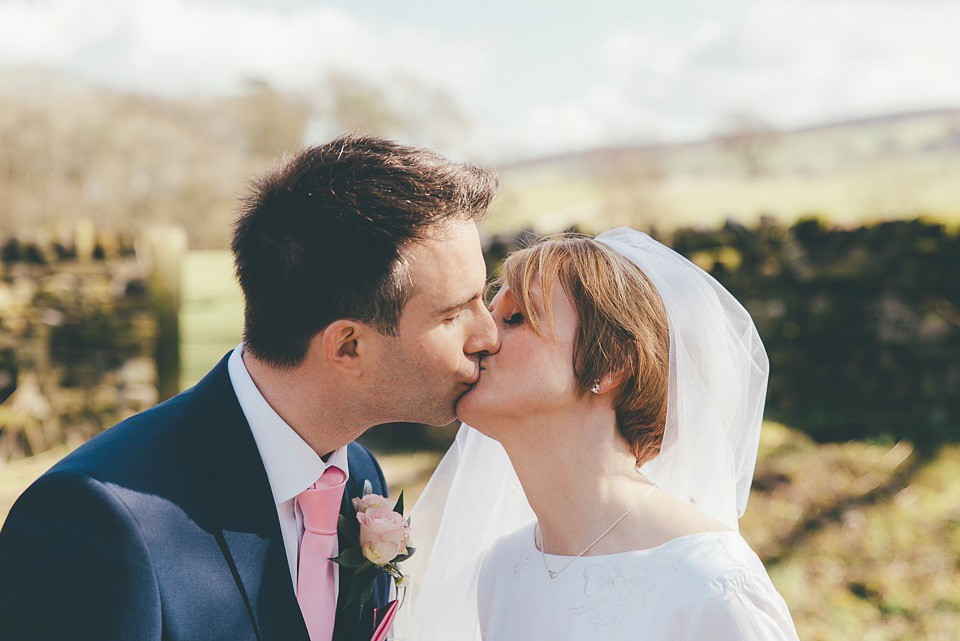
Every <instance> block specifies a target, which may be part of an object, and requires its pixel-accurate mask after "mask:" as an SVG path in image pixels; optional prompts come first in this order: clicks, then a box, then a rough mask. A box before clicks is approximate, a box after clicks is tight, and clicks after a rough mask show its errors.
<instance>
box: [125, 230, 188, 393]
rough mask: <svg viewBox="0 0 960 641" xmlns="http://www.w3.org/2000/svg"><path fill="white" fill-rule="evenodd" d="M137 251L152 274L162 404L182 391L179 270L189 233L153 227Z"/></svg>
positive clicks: (150, 280)
mask: <svg viewBox="0 0 960 641" xmlns="http://www.w3.org/2000/svg"><path fill="white" fill-rule="evenodd" d="M136 250H137V258H138V259H139V260H143V261H145V263H146V266H147V270H148V274H149V276H148V278H147V287H148V289H149V297H150V306H151V307H152V309H153V313H154V318H156V321H157V342H156V352H155V354H154V358H155V360H156V363H157V391H158V392H159V396H160V400H161V401H163V400H166V399H168V398H170V397H171V396H174V395H175V394H177V393H178V392H179V391H180V266H181V264H182V263H183V259H184V254H185V253H186V250H187V232H186V231H185V230H184V229H183V228H182V227H172V226H165V227H152V228H150V229H148V230H147V231H146V232H145V233H144V234H143V235H142V236H140V237H139V238H138V239H137V242H136Z"/></svg>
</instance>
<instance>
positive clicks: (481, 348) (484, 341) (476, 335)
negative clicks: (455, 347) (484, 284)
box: [464, 305, 500, 354]
mask: <svg viewBox="0 0 960 641" xmlns="http://www.w3.org/2000/svg"><path fill="white" fill-rule="evenodd" d="M475 319H476V321H475V325H474V327H473V328H472V329H473V331H472V332H471V335H470V336H468V337H467V343H466V345H464V351H465V352H466V353H467V354H495V353H497V352H498V351H500V330H499V329H498V328H497V323H496V321H494V320H493V315H492V314H491V313H490V312H489V311H488V310H487V308H486V307H485V306H482V305H481V306H480V312H478V313H477V314H476V316H475Z"/></svg>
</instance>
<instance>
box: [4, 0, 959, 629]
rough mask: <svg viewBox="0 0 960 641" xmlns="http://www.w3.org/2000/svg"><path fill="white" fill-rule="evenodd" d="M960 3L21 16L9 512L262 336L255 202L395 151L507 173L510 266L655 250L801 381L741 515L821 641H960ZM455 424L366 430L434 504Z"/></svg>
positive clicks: (433, 5)
mask: <svg viewBox="0 0 960 641" xmlns="http://www.w3.org/2000/svg"><path fill="white" fill-rule="evenodd" d="M958 24H960V3H956V2H951V1H948V0H920V1H918V2H910V3H907V2H897V1H895V0H833V1H832V2H823V1H819V0H737V1H734V0H717V1H714V2H710V3H706V2H691V1H687V0H675V1H674V2H670V3H662V2H651V1H647V0H635V1H633V2H629V3H627V2H617V1H613V0H597V1H596V2H593V3H590V5H589V6H587V5H585V4H582V3H576V4H574V3H571V2H563V1H561V2H557V1H554V2H549V3H548V2H545V1H544V0H529V1H528V2H524V3H511V2H505V1H503V0H490V1H489V2H486V3H484V4H483V5H482V6H479V5H476V4H475V3H470V4H468V3H466V2H463V1H461V0H446V1H445V2H442V3H441V2H437V1H436V0H426V1H423V2H418V3H416V4H415V6H410V5H409V3H403V4H401V3H396V2H386V1H383V0H367V1H365V2H362V3H356V2H346V1H343V0H336V1H328V2H307V1H305V0H276V1H274V2H264V1H259V2H253V0H153V1H151V2H146V1H143V2H140V1H137V0H98V2H97V3H89V2H84V1H82V0H0V520H2V519H3V517H4V516H5V515H6V512H7V510H8V509H9V507H10V505H11V504H12V503H13V501H14V500H15V499H16V497H17V496H18V495H19V493H20V492H22V491H23V489H24V488H25V487H26V486H27V485H28V484H29V483H30V482H32V480H33V479H35V478H36V477H37V476H38V475H39V474H41V473H42V472H43V471H44V470H45V469H47V468H48V467H49V466H50V465H52V464H53V463H54V462H56V460H58V459H59V458H60V457H62V456H63V455H64V454H65V453H66V452H68V451H69V450H70V449H72V448H74V447H76V446H77V445H78V444H79V443H82V442H83V441H84V440H86V439H88V438H90V437H91V436H93V435H95V434H96V433H98V432H99V431H101V430H103V429H105V428H107V427H109V426H110V425H112V424H114V423H116V422H117V421H119V420H121V419H123V418H125V417H127V416H130V415H131V414H133V413H135V412H138V411H141V410H143V409H146V408H148V407H150V406H151V405H153V404H155V403H156V402H158V401H160V400H162V399H164V398H167V397H169V396H171V395H173V394H175V393H177V392H178V391H180V390H182V389H185V388H187V387H189V386H190V385H192V384H193V383H195V382H196V381H197V380H199V379H200V378H201V377H202V376H203V374H204V373H206V371H207V370H209V369H210V368H211V367H212V366H213V365H214V364H215V363H216V362H217V361H218V360H219V359H220V358H221V357H222V356H223V354H224V353H226V352H227V351H228V350H229V349H231V348H232V347H233V346H234V345H236V344H237V343H238V342H239V340H240V335H241V330H242V300H241V298H240V294H239V290H238V288H237V286H236V283H235V281H234V278H233V274H232V264H231V259H230V256H229V253H228V252H227V251H226V247H227V244H228V239H229V235H230V224H231V221H232V217H233V212H234V208H235V205H236V202H237V198H238V196H241V195H242V194H243V193H244V191H245V189H246V184H247V182H248V181H249V180H250V179H251V178H252V177H254V176H256V175H257V174H258V173H260V172H262V171H263V170H265V169H266V168H267V167H269V166H270V164H271V163H273V162H274V160H275V159H276V158H278V157H279V156H281V155H282V154H283V153H284V152H289V151H291V150H294V149H296V148H297V147H299V146H301V145H304V144H311V143H317V142H322V141H325V140H327V139H329V138H332V137H333V136H335V135H337V134H340V133H343V132H354V131H359V132H364V133H375V134H380V135H384V136H388V137H392V138H395V139H399V140H401V141H404V142H407V143H412V144H417V145H424V146H428V147H431V148H434V149H437V150H440V151H442V152H443V153H446V154H447V155H449V156H451V157H453V158H457V159H465V160H472V161H475V162H480V163H482V164H485V165H487V166H490V167H492V168H495V169H496V170H497V172H498V174H499V176H500V180H501V183H502V189H501V193H500V195H499V197H498V199H497V201H496V203H495V205H494V207H493V212H492V215H491V217H490V218H489V220H488V221H487V222H486V223H485V225H484V229H483V241H484V246H485V251H486V255H487V258H488V267H489V270H490V274H491V275H495V274H496V271H497V269H498V266H499V263H500V261H501V260H502V258H503V256H504V255H505V254H506V253H507V252H508V251H509V250H510V249H512V248H514V247H517V246H519V245H520V244H522V243H525V242H529V241H530V240H531V239H533V238H536V237H537V236H538V235H543V234H549V233H554V232H558V231H563V230H567V229H577V230H580V231H584V232H589V233H596V232H599V231H603V230H604V229H607V228H610V227H614V226H619V225H624V224H626V225H631V226H633V227H636V228H638V229H643V230H646V231H649V232H650V233H651V234H653V235H654V236H656V237H657V238H659V239H660V240H662V241H664V242H666V243H668V244H670V245H671V246H673V247H674V248H675V249H677V250H678V251H680V252H681V253H684V254H685V255H687V256H688V257H690V258H691V259H692V260H694V261H695V262H696V263H697V264H699V265H700V266H702V267H703V268H704V269H707V270H708V271H710V272H711V273H712V274H714V275H715V276H716V277H717V278H718V279H719V280H720V281H721V282H723V283H724V284H725V285H726V286H727V287H728V288H729V289H730V290H731V291H732V292H733V293H734V294H735V295H736V296H737V297H738V298H739V299H740V300H741V301H742V302H744V304H745V305H746V307H747V308H748V309H749V310H750V311H751V313H752V314H753V316H754V318H755V320H756V322H757V325H758V328H759V330H760V334H761V336H762V337H763V340H764V343H765V344H766V346H767V350H768V352H769V355H770V360H771V371H772V374H771V381H770V391H769V397H768V403H767V416H766V418H767V419H768V420H767V424H766V425H765V429H764V435H763V441H762V445H761V453H760V460H759V463H758V468H757V474H756V480H755V482H754V491H753V496H752V498H751V503H750V506H749V508H748V510H747V514H746V516H745V517H744V518H743V520H742V521H741V527H742V530H743V533H744V535H745V537H746V538H747V539H748V540H749V541H750V543H751V544H752V545H753V547H754V548H755V549H756V550H757V552H758V553H759V554H760V556H761V558H762V559H763V560H764V562H765V563H766V566H767V568H768V569H769V571H770V573H771V576H772V578H773V580H774V582H775V584H776V585H777V587H778V589H779V590H780V592H781V593H782V594H783V595H784V597H785V598H786V600H787V603H788V604H789V605H790V608H791V611H792V612H793V615H794V617H795V620H796V623H797V628H798V631H799V633H800V637H801V638H803V639H807V640H820V639H822V640H830V639H844V638H850V637H851V635H857V637H858V638H862V639H864V640H870V641H873V640H887V639H890V640H893V639H897V640H902V639H942V640H947V639H950V640H952V639H957V638H960V581H958V580H957V576H958V575H960V485H958V484H957V482H956V481H955V479H957V478H958V477H960V445H958V441H960V82H957V80H958V79H960V40H958V39H957V38H956V26H957V25H958ZM454 433H455V426H447V427H444V428H428V427H425V426H417V425H389V426H382V427H379V428H377V429H375V430H371V431H370V432H369V433H368V434H367V435H365V436H364V439H365V440H366V442H367V444H368V445H370V446H371V447H373V448H374V449H375V450H376V451H377V452H378V454H379V455H380V457H381V460H382V462H383V464H384V467H385V471H386V474H387V477H388V479H389V480H390V481H391V483H392V484H393V486H394V488H396V489H399V488H405V489H406V491H407V494H408V496H411V495H413V496H415V495H416V494H417V493H419V491H420V489H421V488H422V486H423V484H424V483H425V482H426V479H427V478H428V477H429V475H430V472H431V470H432V469H433V466H435V465H436V463H437V461H438V460H439V458H440V456H441V455H442V453H443V451H444V449H445V448H446V446H447V444H449V442H450V441H451V440H452V438H453V435H454Z"/></svg>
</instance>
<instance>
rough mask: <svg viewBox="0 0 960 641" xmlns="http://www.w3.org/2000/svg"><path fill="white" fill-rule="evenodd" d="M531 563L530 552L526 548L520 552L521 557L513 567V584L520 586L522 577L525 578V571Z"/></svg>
mask: <svg viewBox="0 0 960 641" xmlns="http://www.w3.org/2000/svg"><path fill="white" fill-rule="evenodd" d="M529 563H530V550H528V549H526V548H524V549H523V550H522V551H521V552H520V557H519V558H518V559H517V562H516V563H515V564H514V565H513V584H514V585H519V584H520V577H521V576H523V570H524V568H526V567H527V564H529Z"/></svg>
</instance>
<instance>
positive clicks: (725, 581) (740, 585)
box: [706, 566, 777, 604]
mask: <svg viewBox="0 0 960 641" xmlns="http://www.w3.org/2000/svg"><path fill="white" fill-rule="evenodd" d="M735 595H740V596H742V597H745V598H747V599H749V600H751V601H754V602H756V603H758V604H762V603H766V602H769V601H770V600H775V599H776V597H777V593H776V592H775V591H774V589H773V587H772V586H771V584H770V582H769V580H766V577H762V576H760V575H759V574H757V573H756V572H754V571H753V570H751V569H750V568H748V567H743V566H741V567H738V568H733V569H731V570H727V571H726V572H724V573H723V574H720V575H719V576H717V578H715V579H714V580H713V581H712V582H711V583H710V587H709V588H708V590H707V593H706V597H707V598H708V599H722V600H726V599H731V598H733V597H734V596H735Z"/></svg>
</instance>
